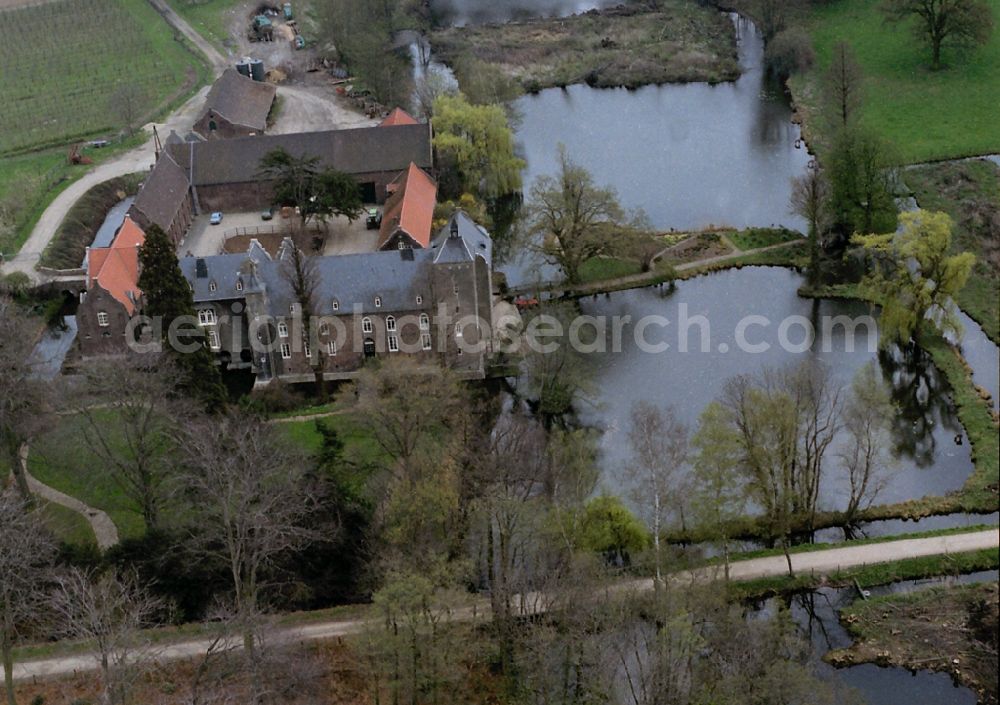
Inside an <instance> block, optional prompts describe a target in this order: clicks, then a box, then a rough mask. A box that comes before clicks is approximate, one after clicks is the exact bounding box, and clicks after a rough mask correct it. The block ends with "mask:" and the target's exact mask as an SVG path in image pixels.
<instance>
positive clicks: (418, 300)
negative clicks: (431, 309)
mask: <svg viewBox="0 0 1000 705" xmlns="http://www.w3.org/2000/svg"><path fill="white" fill-rule="evenodd" d="M423 302H424V297H423V296H421V295H420V294H417V306H419V305H420V304H422V303H423Z"/></svg>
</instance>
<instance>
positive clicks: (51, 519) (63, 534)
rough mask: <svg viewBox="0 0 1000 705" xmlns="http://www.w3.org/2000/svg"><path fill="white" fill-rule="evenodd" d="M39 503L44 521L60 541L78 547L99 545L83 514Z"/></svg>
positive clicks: (50, 503) (47, 503)
mask: <svg viewBox="0 0 1000 705" xmlns="http://www.w3.org/2000/svg"><path fill="white" fill-rule="evenodd" d="M38 503H39V510H40V511H41V513H42V521H44V522H45V525H46V526H47V527H48V529H49V531H51V532H52V533H53V534H54V535H55V537H56V538H57V539H58V540H59V541H64V542H65V543H71V544H75V545H77V546H86V545H97V539H96V537H95V536H94V530H93V529H92V528H90V522H88V521H87V520H86V519H85V518H84V516H83V515H82V514H80V513H79V512H74V511H73V510H72V509H67V508H66V507H63V506H61V505H59V504H53V503H52V502H46V501H45V500H38Z"/></svg>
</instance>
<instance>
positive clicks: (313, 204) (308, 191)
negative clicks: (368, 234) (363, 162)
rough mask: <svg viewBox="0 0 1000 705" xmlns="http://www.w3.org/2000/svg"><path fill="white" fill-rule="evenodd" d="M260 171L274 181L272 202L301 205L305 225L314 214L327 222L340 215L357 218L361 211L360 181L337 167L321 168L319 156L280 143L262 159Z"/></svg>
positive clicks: (318, 220)
mask: <svg viewBox="0 0 1000 705" xmlns="http://www.w3.org/2000/svg"><path fill="white" fill-rule="evenodd" d="M260 171H261V174H262V175H264V176H265V177H267V178H269V179H271V180H273V181H274V199H273V201H272V204H273V205H275V206H294V207H296V208H298V209H299V217H300V218H301V222H302V225H305V224H306V223H307V222H308V221H309V219H310V218H313V219H315V220H316V221H317V222H319V223H321V224H323V225H325V224H326V222H327V221H328V220H329V219H331V218H336V217H338V216H343V217H345V218H347V219H348V220H351V221H353V220H354V219H355V218H357V217H358V216H359V215H361V210H362V202H361V187H360V186H358V183H357V181H355V180H354V179H353V178H352V177H351V176H349V175H348V174H345V173H343V172H340V171H337V170H336V169H321V168H320V166H319V157H304V156H303V157H296V156H294V155H292V154H289V153H288V152H286V151H285V150H284V149H282V148H280V147H279V148H278V149H274V150H271V151H270V152H268V153H267V154H265V155H264V157H263V159H261V160H260Z"/></svg>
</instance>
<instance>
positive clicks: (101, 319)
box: [97, 311, 111, 328]
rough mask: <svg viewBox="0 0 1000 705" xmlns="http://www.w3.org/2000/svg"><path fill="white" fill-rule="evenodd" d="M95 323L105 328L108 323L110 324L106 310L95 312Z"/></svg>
mask: <svg viewBox="0 0 1000 705" xmlns="http://www.w3.org/2000/svg"><path fill="white" fill-rule="evenodd" d="M97 325H99V326H100V327H101V328H107V327H108V326H109V325H111V319H110V318H109V317H108V312H107V311H98V312H97Z"/></svg>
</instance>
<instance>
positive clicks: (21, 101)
mask: <svg viewBox="0 0 1000 705" xmlns="http://www.w3.org/2000/svg"><path fill="white" fill-rule="evenodd" d="M0 19H2V20H3V22H4V25H5V26H7V27H16V28H17V30H16V31H15V32H12V33H9V34H8V38H7V40H5V41H4V43H3V44H2V45H0V65H3V67H4V74H3V76H4V88H5V91H6V94H5V103H4V106H5V107H4V110H2V111H0V252H4V253H5V254H8V255H9V254H11V253H13V252H16V251H17V250H18V249H19V248H20V246H21V245H22V244H23V243H24V240H25V239H26V238H27V236H28V235H29V234H30V232H31V229H32V227H34V224H35V223H36V222H37V220H38V218H39V217H40V216H41V214H42V212H43V211H44V209H45V208H46V207H47V206H48V205H49V203H51V202H52V199H54V198H55V197H56V196H57V195H58V194H59V193H60V192H61V191H62V190H63V189H65V188H66V187H67V186H68V185H69V184H70V183H71V182H72V181H73V180H75V179H76V178H78V177H79V176H81V175H82V174H84V173H86V171H87V170H88V168H89V167H87V166H71V165H69V164H67V163H66V153H67V149H68V145H69V144H71V143H73V142H75V141H79V140H84V139H89V138H91V137H104V138H107V139H111V140H112V141H113V142H115V143H116V144H115V145H114V146H113V147H111V148H108V149H98V150H87V152H86V154H87V156H89V157H91V158H93V159H94V160H95V161H100V160H104V159H107V158H109V157H111V156H113V155H114V154H115V153H117V152H118V151H119V150H121V149H125V148H128V147H133V146H136V145H137V144H138V143H139V142H138V140H137V139H126V140H124V141H123V142H122V141H121V140H120V139H119V138H118V137H116V135H115V133H116V132H117V131H119V130H120V129H121V128H122V127H123V121H122V115H121V114H122V112H123V107H122V106H123V100H124V99H123V98H121V96H120V95H119V96H118V97H116V93H118V92H119V91H127V92H130V93H131V95H132V98H133V99H132V100H130V101H129V103H130V105H132V106H134V112H135V122H136V123H137V124H141V123H143V122H146V121H148V120H149V119H151V118H152V117H153V116H155V115H161V114H164V113H166V112H168V111H169V110H171V109H172V108H173V107H174V106H176V105H178V104H179V103H180V102H181V101H182V100H183V99H184V98H185V97H186V96H187V95H188V94H189V93H190V92H191V91H192V90H194V89H195V88H196V87H197V86H198V85H200V84H201V83H202V82H203V81H204V80H205V79H206V78H207V75H208V74H207V69H206V67H205V65H204V64H203V63H202V60H201V57H200V55H197V54H196V53H194V52H193V50H191V49H189V48H188V45H187V44H186V43H185V42H183V41H181V40H179V39H178V38H176V37H175V36H174V33H173V30H171V28H170V27H169V26H168V25H167V24H166V22H164V21H163V19H162V18H161V17H160V16H159V15H158V14H157V13H156V11H155V10H153V8H152V7H151V6H150V5H149V3H147V2H145V0H122V1H121V2H118V1H116V0H55V1H54V2H47V3H41V4H38V3H33V4H31V5H30V6H26V7H19V8H14V9H5V10H0Z"/></svg>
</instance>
